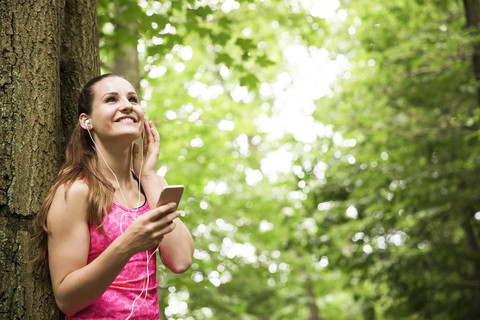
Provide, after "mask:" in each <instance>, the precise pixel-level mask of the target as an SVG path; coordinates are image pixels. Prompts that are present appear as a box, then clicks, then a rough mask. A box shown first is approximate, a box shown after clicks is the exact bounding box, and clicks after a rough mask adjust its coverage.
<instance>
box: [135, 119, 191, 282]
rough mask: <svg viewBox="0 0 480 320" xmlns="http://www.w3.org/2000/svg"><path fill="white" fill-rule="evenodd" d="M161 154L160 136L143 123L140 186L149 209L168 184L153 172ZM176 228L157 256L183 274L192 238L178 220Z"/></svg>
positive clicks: (137, 157)
mask: <svg viewBox="0 0 480 320" xmlns="http://www.w3.org/2000/svg"><path fill="white" fill-rule="evenodd" d="M159 153H160V136H159V134H158V131H157V129H156V128H155V126H154V125H153V123H152V122H151V121H145V123H144V137H143V157H144V159H143V161H144V163H143V166H142V172H141V179H142V181H141V183H142V186H143V190H144V191H145V195H146V197H147V200H148V203H149V204H150V206H152V207H153V206H155V205H156V204H157V201H158V198H159V197H160V193H161V191H162V188H163V187H164V186H166V185H167V182H166V181H165V179H164V178H163V177H160V176H158V175H157V173H156V168H157V162H158V156H159ZM133 160H134V161H133V163H134V170H135V172H137V174H138V173H139V170H140V167H141V166H140V163H141V161H142V158H141V157H140V155H139V147H138V145H135V146H134V149H133ZM174 223H175V229H174V230H173V231H172V232H170V233H169V234H168V235H165V237H164V239H163V240H162V242H161V243H160V246H159V248H160V257H161V258H162V261H163V264H164V265H165V266H166V267H167V268H169V269H170V270H172V271H173V272H175V273H181V272H185V271H186V270H188V268H190V266H191V264H192V256H193V250H194V244H193V239H192V235H191V234H190V231H188V228H187V227H186V226H185V224H184V223H183V222H182V221H181V220H180V219H178V218H177V219H175V220H174Z"/></svg>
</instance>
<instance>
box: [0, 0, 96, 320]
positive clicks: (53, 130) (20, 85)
mask: <svg viewBox="0 0 480 320" xmlns="http://www.w3.org/2000/svg"><path fill="white" fill-rule="evenodd" d="M67 3H68V4H67V5H66V3H65V0H55V1H51V0H50V1H47V0H37V1H21V0H4V1H0V47H1V49H2V50H1V51H0V136H1V137H2V141H1V144H0V173H1V175H0V297H1V299H0V319H58V318H59V316H60V313H59V311H58V309H57V308H56V305H55V301H54V298H53V293H52V288H51V285H50V279H49V276H48V269H47V267H46V266H45V267H43V268H41V269H40V270H36V269H34V268H33V265H32V264H31V263H30V262H29V261H31V260H32V259H33V258H34V257H35V256H36V252H37V248H36V247H35V245H34V243H33V242H32V241H31V236H32V234H33V224H32V220H33V218H34V216H35V214H36V212H37V211H38V210H39V208H40V205H41V203H42V201H43V198H44V196H45V194H46V192H47V191H48V190H49V188H50V185H51V182H52V180H53V178H54V177H55V175H56V174H57V171H58V168H59V166H60V164H61V160H62V154H63V150H64V147H65V141H66V140H67V137H68V136H69V135H70V132H71V129H72V128H73V125H74V124H73V123H72V122H73V120H72V119H73V118H75V117H76V116H75V117H73V116H72V114H73V112H74V111H72V110H75V108H74V105H75V101H76V99H75V100H72V99H73V98H72V97H73V96H74V95H75V93H74V92H75V91H76V90H77V89H78V88H79V87H80V84H83V83H84V82H85V79H87V78H89V77H91V76H93V75H96V74H98V73H99V67H98V66H99V57H98V40H97V37H96V36H94V37H93V36H92V35H96V33H97V20H96V1H92V0H68V1H67ZM80 8H83V9H81V10H80ZM67 22H71V23H70V24H67ZM80 34H81V35H82V36H80ZM80 48H83V50H79V49H80ZM69 50H70V51H69ZM72 52H76V53H77V56H75V55H73V54H72Z"/></svg>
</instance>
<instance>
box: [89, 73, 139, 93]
mask: <svg viewBox="0 0 480 320" xmlns="http://www.w3.org/2000/svg"><path fill="white" fill-rule="evenodd" d="M93 92H94V93H95V95H96V96H102V95H103V94H105V93H108V92H116V93H119V94H129V93H130V92H135V88H134V87H133V86H132V85H131V84H130V82H128V81H127V80H125V79H123V78H121V77H106V78H104V79H102V80H100V81H99V82H97V83H95V85H94V86H93Z"/></svg>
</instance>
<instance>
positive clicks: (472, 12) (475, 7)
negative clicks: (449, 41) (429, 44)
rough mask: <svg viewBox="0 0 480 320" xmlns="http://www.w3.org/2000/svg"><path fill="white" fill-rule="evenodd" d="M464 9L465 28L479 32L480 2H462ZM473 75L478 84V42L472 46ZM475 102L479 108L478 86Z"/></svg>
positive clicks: (479, 57) (479, 56) (479, 90)
mask: <svg viewBox="0 0 480 320" xmlns="http://www.w3.org/2000/svg"><path fill="white" fill-rule="evenodd" d="M463 5H464V7H465V16H466V18H467V28H471V29H473V30H475V32H478V31H479V30H480V0H463ZM472 60H473V73H474V75H475V80H477V82H480V42H478V41H477V43H476V44H475V45H474V46H473V54H472ZM477 101H478V105H479V106H480V85H478V84H477Z"/></svg>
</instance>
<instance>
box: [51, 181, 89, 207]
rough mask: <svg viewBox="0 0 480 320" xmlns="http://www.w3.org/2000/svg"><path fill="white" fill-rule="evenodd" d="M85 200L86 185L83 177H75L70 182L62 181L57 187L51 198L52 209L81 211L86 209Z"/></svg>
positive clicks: (86, 194) (86, 195)
mask: <svg viewBox="0 0 480 320" xmlns="http://www.w3.org/2000/svg"><path fill="white" fill-rule="evenodd" d="M87 200H88V185H87V183H86V182H85V181H84V180H83V179H77V180H75V181H74V182H73V183H71V184H68V183H63V184H61V185H60V186H59V187H58V189H57V191H56V193H55V196H54V198H53V203H52V209H57V210H60V211H64V210H65V209H68V210H69V211H70V210H73V211H77V210H79V211H80V212H83V211H85V210H86V203H87Z"/></svg>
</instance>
